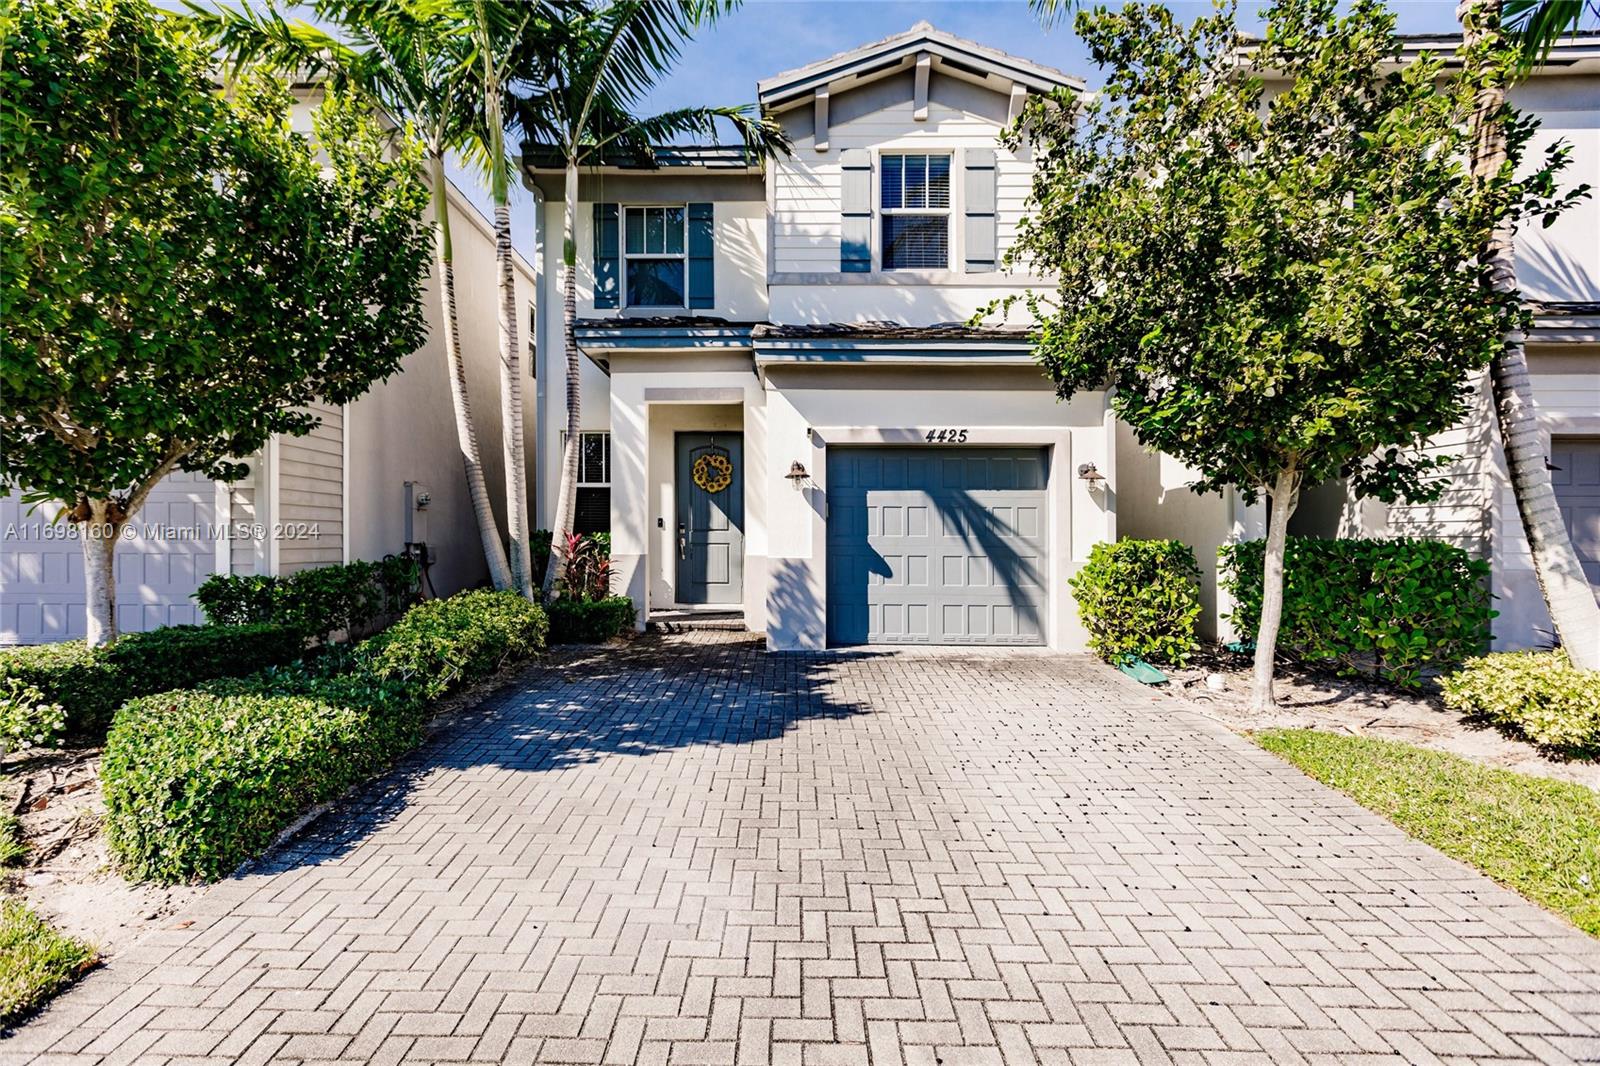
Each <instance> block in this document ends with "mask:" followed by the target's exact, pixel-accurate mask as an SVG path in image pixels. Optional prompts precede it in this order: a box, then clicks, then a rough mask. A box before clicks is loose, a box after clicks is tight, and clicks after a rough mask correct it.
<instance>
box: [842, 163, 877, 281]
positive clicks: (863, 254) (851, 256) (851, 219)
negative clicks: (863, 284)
mask: <svg viewBox="0 0 1600 1066" xmlns="http://www.w3.org/2000/svg"><path fill="white" fill-rule="evenodd" d="M839 166H840V176H839V208H840V220H839V269H840V270H841V271H843V272H844V273H846V274H865V273H867V272H868V271H870V270H871V269H872V153H871V152H869V151H867V150H866V149H865V148H847V149H845V150H844V151H843V152H841V153H840V154H839Z"/></svg>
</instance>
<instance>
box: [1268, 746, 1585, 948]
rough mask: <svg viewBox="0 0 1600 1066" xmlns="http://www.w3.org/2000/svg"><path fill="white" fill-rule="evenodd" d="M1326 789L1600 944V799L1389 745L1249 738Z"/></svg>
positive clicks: (1559, 784) (1561, 784)
mask: <svg viewBox="0 0 1600 1066" xmlns="http://www.w3.org/2000/svg"><path fill="white" fill-rule="evenodd" d="M1255 740H1256V742H1257V743H1258V744H1260V745H1261V746H1262V747H1263V748H1266V749H1267V750H1268V751H1270V752H1273V753H1275V754H1277V755H1281V756H1282V757H1283V758H1285V759H1287V760H1289V761H1290V762H1292V763H1294V764H1295V765H1296V766H1298V767H1299V768H1300V769H1302V770H1304V771H1305V772H1306V773H1308V774H1310V775H1311V776H1312V777H1314V778H1316V779H1317V780H1318V781H1321V782H1322V783H1324V784H1326V785H1332V786H1333V787H1334V788H1337V789H1338V790H1340V791H1341V792H1345V793H1347V794H1349V795H1350V796H1351V797H1352V798H1353V799H1354V800H1355V801H1356V802H1357V803H1359V804H1361V805H1362V806H1363V807H1367V808H1369V809H1371V810H1374V811H1377V812H1378V813H1379V814H1381V815H1383V816H1384V817H1386V818H1388V819H1389V820H1390V821H1392V822H1394V823H1395V824H1396V825H1398V826H1399V827H1400V828H1401V829H1403V830H1405V831H1406V832H1407V833H1409V834H1411V835H1412V836H1414V837H1416V838H1417V839H1418V840H1421V841H1423V842H1425V843H1428V844H1431V845H1433V846H1434V847H1436V848H1438V849H1439V850H1440V851H1442V852H1444V853H1445V854H1446V855H1449V856H1452V857H1454V858H1457V859H1460V860H1461V861H1462V862H1465V863H1468V864H1469V865H1472V866H1475V867H1477V868H1478V869H1479V870H1482V871H1483V872H1484V873H1485V874H1487V875H1488V876H1489V877H1492V878H1494V879H1495V880H1496V881H1498V882H1500V883H1501V884H1502V885H1505V886H1506V887H1508V888H1512V889H1515V890H1516V891H1518V892H1520V893H1522V894H1523V895H1524V896H1526V897H1528V898H1529V899H1531V900H1533V901H1534V902H1535V903H1539V904H1542V905H1543V906H1545V907H1548V908H1549V909H1551V910H1553V911H1555V912H1556V913H1558V914H1561V915H1564V916H1565V917H1566V918H1567V919H1568V920H1569V921H1571V922H1572V924H1574V925H1576V926H1577V927H1578V928H1579V929H1582V930H1583V931H1584V932H1586V933H1589V934H1590V935H1592V936H1600V793H1596V792H1595V791H1593V790H1592V789H1588V788H1585V787H1584V786H1582V785H1575V784H1570V783H1568V782H1565V781H1550V780H1547V779H1545V778H1541V777H1529V776H1528V775H1526V774H1518V773H1512V772H1511V771H1509V770H1496V769H1491V768H1490V767H1486V766H1480V765H1478V764H1477V763H1474V762H1471V761H1469V760H1467V759H1463V758H1461V757H1460V756H1457V755H1450V754H1447V753H1445V752H1440V751H1427V750H1424V749H1422V748H1417V747H1413V746H1412V745H1410V744H1401V743H1398V742H1396V741H1392V740H1378V739H1375V738H1372V737H1351V736H1340V735H1337V734H1333V733H1318V732H1314V731H1312V730H1309V729H1272V730H1267V731H1264V732H1261V733H1257V734H1255Z"/></svg>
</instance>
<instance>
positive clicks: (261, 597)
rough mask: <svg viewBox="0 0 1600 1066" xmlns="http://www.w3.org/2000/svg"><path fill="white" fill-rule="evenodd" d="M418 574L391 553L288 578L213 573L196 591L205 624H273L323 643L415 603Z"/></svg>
mask: <svg viewBox="0 0 1600 1066" xmlns="http://www.w3.org/2000/svg"><path fill="white" fill-rule="evenodd" d="M421 574H422V571H421V569H420V568H419V567H418V565H417V563H416V560H414V559H407V558H403V557H400V556H394V555H391V556H389V557H388V558H386V559H384V560H382V561H381V562H354V563H345V564H344V565H342V566H321V567H316V568H315V569H311V570H301V571H299V572H297V573H294V574H290V575H289V576H287V577H257V576H248V577H235V576H233V575H231V574H213V575H212V576H211V577H209V578H207V579H206V580H205V583H204V584H202V585H201V586H200V588H199V589H198V590H196V592H195V594H194V598H195V601H196V602H198V603H199V604H200V607H201V609H202V610H204V611H205V613H206V619H207V621H210V622H212V623H215V624H222V625H239V624H242V623H246V622H272V623H275V624H278V625H286V626H293V627H295V628H296V629H298V630H300V631H301V632H302V633H304V634H305V635H306V636H307V637H310V638H315V639H318V640H327V639H328V638H329V636H330V635H331V634H333V633H337V632H341V631H342V632H344V633H346V634H347V637H355V636H359V635H361V634H363V633H368V632H371V631H372V630H373V629H374V628H376V627H377V625H379V624H380V623H381V622H382V621H384V620H386V619H389V618H393V617H395V616H396V615H399V614H400V613H401V612H403V611H404V610H405V609H406V608H407V607H409V606H410V605H411V604H412V603H414V602H416V598H417V593H418V588H419V581H420V580H421Z"/></svg>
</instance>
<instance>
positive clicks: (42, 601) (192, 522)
mask: <svg viewBox="0 0 1600 1066" xmlns="http://www.w3.org/2000/svg"><path fill="white" fill-rule="evenodd" d="M56 510H57V506H56V505H53V504H46V505H43V506H41V507H39V508H38V509H37V510H36V511H34V512H33V514H31V515H30V514H28V513H27V512H28V509H27V508H26V507H25V506H23V505H22V504H21V502H20V501H19V500H18V499H17V497H15V496H6V497H3V498H0V644H43V643H48V642H50V641H56V640H72V639H76V638H79V637H82V636H83V633H84V595H83V548H82V545H80V544H79V542H78V540H77V538H76V537H72V538H65V537H63V536H62V535H61V534H62V531H64V530H66V529H68V528H70V527H67V526H65V525H60V526H54V527H52V526H51V524H50V523H51V519H52V518H53V517H54V516H55V512H56ZM216 510H217V506H216V483H215V482H213V481H210V480H208V479H206V478H203V477H200V476H199V475H197V474H187V473H177V474H173V475H171V476H170V477H168V478H166V479H165V480H164V481H162V482H161V483H160V484H159V485H157V486H156V487H155V488H154V489H152V490H151V491H150V496H149V498H148V499H147V500H146V501H145V505H144V507H142V508H141V509H140V511H139V513H138V514H137V515H135V516H134V520H133V523H132V525H133V526H134V529H135V532H136V533H137V534H138V535H137V536H135V537H133V538H131V539H125V540H123V541H122V543H121V544H119V545H118V546H117V626H118V628H119V629H121V630H122V631H123V632H125V633H132V632H136V631H139V630H146V629H155V628H156V627H157V626H165V625H181V624H185V623H192V622H202V621H204V620H205V619H204V617H203V615H202V614H201V613H200V609H199V608H198V607H196V606H195V603H194V601H193V600H192V599H190V598H189V596H190V594H191V593H193V592H194V590H195V589H196V588H198V587H199V585H200V582H202V581H204V580H205V579H206V577H207V576H208V575H210V574H211V573H212V571H213V570H215V569H216V552H217V549H216V542H215V541H214V540H213V539H211V536H210V534H211V532H212V527H215V525H216V520H217V513H216ZM51 533H54V534H55V535H54V536H50V535H49V534H51Z"/></svg>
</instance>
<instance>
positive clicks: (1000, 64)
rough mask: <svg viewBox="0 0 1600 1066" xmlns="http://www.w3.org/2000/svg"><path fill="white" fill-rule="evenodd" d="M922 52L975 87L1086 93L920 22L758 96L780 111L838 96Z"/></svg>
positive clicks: (1075, 82) (1060, 77)
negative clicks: (824, 95)
mask: <svg viewBox="0 0 1600 1066" xmlns="http://www.w3.org/2000/svg"><path fill="white" fill-rule="evenodd" d="M924 52H926V53H927V54H928V55H930V56H931V57H932V58H933V61H934V63H935V64H936V65H937V66H938V68H940V69H942V70H943V71H945V72H946V73H951V74H955V75H957V76H958V77H965V78H967V79H968V80H971V81H977V82H990V83H997V82H1011V83H1013V84H1017V85H1022V86H1025V87H1026V88H1027V89H1029V90H1030V91H1033V92H1038V93H1048V92H1051V91H1053V90H1055V89H1059V88H1067V89H1074V90H1079V91H1081V90H1082V89H1083V88H1084V81H1083V79H1082V78H1078V77H1075V76H1073V75H1071V74H1064V73H1062V72H1061V71H1059V70H1056V69H1055V68H1054V67H1047V66H1044V65H1043V64H1040V63H1035V62H1033V61H1032V60H1028V59H1021V58H1019V57H1017V56H1013V55H1008V54H1007V53H1005V52H1002V51H1000V50H999V49H997V48H990V47H988V46H986V45H981V44H978V43H977V42H976V41H969V40H967V39H966V38H964V37H957V36H955V35H954V34H950V33H945V32H944V31H942V30H936V29H934V28H933V26H932V25H931V24H930V23H927V22H919V23H917V24H916V25H915V26H913V27H911V28H910V29H909V30H906V31H905V32H904V33H897V34H895V35H894V36H893V37H885V38H884V39H883V40H881V41H874V42H873V43H872V44H866V45H862V46H861V47H859V48H852V49H850V50H849V51H846V52H840V53H839V54H838V55H835V56H829V57H828V58H827V59H823V60H819V61H817V62H815V63H810V64H808V65H806V66H803V67H797V68H795V69H794V70H787V71H784V72H783V73H782V74H776V75H773V76H772V77H770V78H765V79H763V80H761V81H759V82H757V83H756V95H757V98H758V99H759V100H760V101H761V106H762V107H763V108H766V109H767V110H770V111H782V110H784V109H786V108H789V107H794V106H797V105H799V104H801V103H804V102H805V101H807V100H809V99H810V98H811V96H812V94H814V93H815V92H817V90H819V89H829V90H832V91H840V90H843V89H848V88H853V87H855V86H856V85H860V84H864V83H866V82H869V81H875V80H877V79H878V78H882V77H887V76H888V75H890V74H894V73H897V72H899V71H901V70H909V69H910V68H911V67H912V66H913V65H915V63H916V61H917V56H919V55H921V54H922V53H924ZM997 88H998V85H997Z"/></svg>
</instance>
